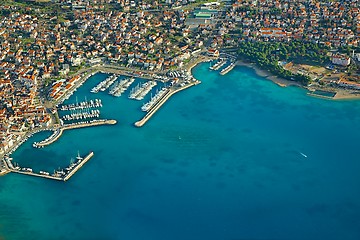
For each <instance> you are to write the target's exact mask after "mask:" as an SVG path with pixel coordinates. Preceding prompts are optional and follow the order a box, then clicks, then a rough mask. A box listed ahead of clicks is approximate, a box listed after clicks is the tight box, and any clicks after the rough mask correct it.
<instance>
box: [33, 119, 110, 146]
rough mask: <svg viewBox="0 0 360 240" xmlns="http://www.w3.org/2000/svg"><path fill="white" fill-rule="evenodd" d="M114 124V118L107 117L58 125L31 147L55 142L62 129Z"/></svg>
mask: <svg viewBox="0 0 360 240" xmlns="http://www.w3.org/2000/svg"><path fill="white" fill-rule="evenodd" d="M114 124H116V120H107V119H103V120H92V121H85V122H78V123H71V124H65V125H62V126H60V127H59V128H57V129H54V133H53V134H52V135H51V136H50V137H48V138H47V139H45V140H43V141H41V142H34V144H33V147H35V148H41V147H45V146H47V145H50V144H52V143H53V142H55V141H56V140H58V139H59V138H60V137H61V135H62V134H63V132H64V130H70V129H76V128H84V127H92V126H100V125H114Z"/></svg>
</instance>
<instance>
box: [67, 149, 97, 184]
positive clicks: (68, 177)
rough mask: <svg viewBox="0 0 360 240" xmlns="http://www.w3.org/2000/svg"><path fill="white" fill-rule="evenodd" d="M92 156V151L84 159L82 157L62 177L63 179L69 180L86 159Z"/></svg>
mask: <svg viewBox="0 0 360 240" xmlns="http://www.w3.org/2000/svg"><path fill="white" fill-rule="evenodd" d="M93 156H94V152H90V153H89V154H88V155H87V156H86V157H85V158H84V159H82V160H81V161H80V162H79V163H78V164H77V165H76V166H75V167H74V168H73V169H71V170H70V171H69V172H68V173H67V174H66V175H65V176H64V178H63V181H64V182H65V181H67V180H69V179H70V178H71V177H72V176H73V175H74V174H75V173H76V172H77V171H78V170H79V169H80V168H81V167H82V166H84V164H85V163H87V161H89V160H90V158H92V157H93Z"/></svg>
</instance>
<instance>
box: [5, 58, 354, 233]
mask: <svg viewBox="0 0 360 240" xmlns="http://www.w3.org/2000/svg"><path fill="white" fill-rule="evenodd" d="M208 66H209V65H208V64H207V63H205V64H201V65H199V66H197V67H196V68H195V69H194V75H195V77H196V78H198V79H200V80H201V81H202V84H200V85H197V86H195V87H193V88H190V89H188V90H186V91H184V92H180V93H178V94H177V95H175V96H173V97H172V98H171V99H170V100H169V101H168V102H167V103H166V104H165V105H164V106H163V107H162V108H161V109H160V110H159V111H158V112H157V113H156V114H155V115H154V117H153V118H152V119H151V120H150V121H149V122H148V123H147V124H146V125H145V126H144V127H143V128H135V127H133V123H134V122H136V121H137V120H139V119H140V118H141V117H142V116H143V113H142V112H141V111H140V107H141V105H142V102H138V101H134V100H129V99H127V97H126V95H127V94H125V96H122V97H120V98H114V97H112V96H110V95H107V94H106V93H98V94H92V93H90V92H89V90H90V89H91V88H92V87H93V86H95V85H96V84H97V83H98V82H99V81H101V80H102V79H104V78H105V77H106V76H105V75H101V74H99V75H96V76H93V77H92V78H90V79H89V80H88V81H87V82H86V83H85V84H84V85H83V86H82V87H81V88H80V89H78V91H77V92H76V93H75V94H74V95H73V96H72V97H71V98H70V99H69V100H68V102H75V97H76V96H77V97H78V99H79V100H82V99H84V97H85V96H87V99H94V98H99V97H100V98H102V101H103V104H104V107H103V108H102V117H105V118H111V119H116V120H117V121H118V124H117V125H116V126H102V127H94V128H87V129H79V130H71V131H66V132H65V133H64V135H63V136H62V137H61V138H60V139H59V140H58V141H57V142H56V143H54V144H52V145H51V146H48V147H45V148H42V149H33V148H32V147H31V145H32V143H33V142H34V141H39V140H41V139H43V138H46V137H47V136H48V135H49V134H50V133H49V132H44V133H39V134H37V135H35V136H34V137H33V138H31V139H29V141H27V142H26V143H25V144H23V145H22V146H21V147H20V148H19V149H18V150H17V151H16V152H15V153H14V154H13V156H12V157H13V158H14V161H15V162H18V163H19V164H20V165H21V166H27V167H32V168H33V169H34V170H36V171H38V170H48V171H52V169H54V168H58V167H65V166H67V165H68V164H69V161H70V159H71V158H72V157H75V156H76V154H77V151H80V153H82V154H83V155H84V154H87V153H88V152H89V151H91V150H92V151H94V152H95V156H94V157H93V158H92V159H91V160H90V161H89V162H88V163H87V164H86V165H85V166H84V167H83V168H82V169H81V170H80V171H79V172H77V173H76V174H75V175H74V176H73V177H72V178H71V179H70V180H69V181H68V182H66V183H63V182H56V181H51V180H45V179H38V178H34V177H29V176H22V175H16V174H8V175H6V176H5V177H1V178H0V239H6V240H7V239H9V240H12V239H55V240H57V239H62V240H65V239H84V240H85V239H121V240H137V239H139V240H168V239H172V240H180V239H181V240H183V239H187V240H199V239H206V240H220V239H221V240H240V239H241V240H243V239H360V202H359V199H360V174H359V172H360V158H359V152H358V145H359V142H360V125H359V122H360V114H359V113H360V101H330V100H324V99H318V98H313V97H309V96H307V95H306V91H305V90H303V89H299V88H296V87H288V88H281V87H279V86H277V85H275V84H273V83H272V82H270V81H268V80H265V79H263V78H261V77H258V76H257V75H255V73H254V72H253V70H251V69H248V68H245V67H236V68H235V69H234V70H233V71H231V72H230V73H229V74H227V75H225V76H220V75H219V74H218V73H217V72H210V71H209V70H208ZM301 153H304V154H305V155H307V158H305V157H304V156H302V155H301Z"/></svg>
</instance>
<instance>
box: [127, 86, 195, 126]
mask: <svg viewBox="0 0 360 240" xmlns="http://www.w3.org/2000/svg"><path fill="white" fill-rule="evenodd" d="M199 83H200V81H198V80H196V81H194V82H191V83H189V84H185V85H182V86H180V87H179V88H174V89H170V90H169V91H168V92H167V93H166V94H164V95H163V96H162V97H161V98H160V99H159V100H158V101H157V102H156V103H155V104H154V105H153V107H152V108H151V109H149V111H148V113H147V114H146V115H145V116H144V117H143V118H142V119H140V120H139V121H137V122H135V124H134V125H135V126H136V127H142V126H144V124H145V123H146V122H147V121H148V120H149V119H150V118H151V117H152V116H153V115H154V114H155V113H156V111H157V110H159V108H160V107H161V106H162V105H163V104H164V103H165V102H166V101H167V100H168V99H169V98H170V97H171V96H172V95H174V94H175V93H177V92H180V91H182V90H185V89H187V88H190V87H192V86H195V85H197V84H199Z"/></svg>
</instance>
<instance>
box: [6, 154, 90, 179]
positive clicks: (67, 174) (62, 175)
mask: <svg viewBox="0 0 360 240" xmlns="http://www.w3.org/2000/svg"><path fill="white" fill-rule="evenodd" d="M93 156H94V152H90V153H89V154H88V155H87V156H85V157H84V158H82V157H80V156H78V157H77V159H78V161H77V162H76V163H74V164H71V165H70V166H69V168H67V170H66V171H63V170H59V171H55V172H54V174H52V175H50V174H49V173H48V172H44V171H40V173H35V172H32V169H31V168H20V167H14V166H13V165H12V163H11V162H10V160H7V161H6V163H7V165H8V168H9V171H10V172H13V173H18V174H24V175H28V176H34V177H41V178H47V179H51V180H57V181H64V182H65V181H67V180H69V179H70V178H71V177H72V176H73V175H74V174H75V173H76V172H77V171H78V170H79V169H80V168H81V167H82V166H84V164H85V163H87V162H88V161H89V160H90V158H92V157H93Z"/></svg>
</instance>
